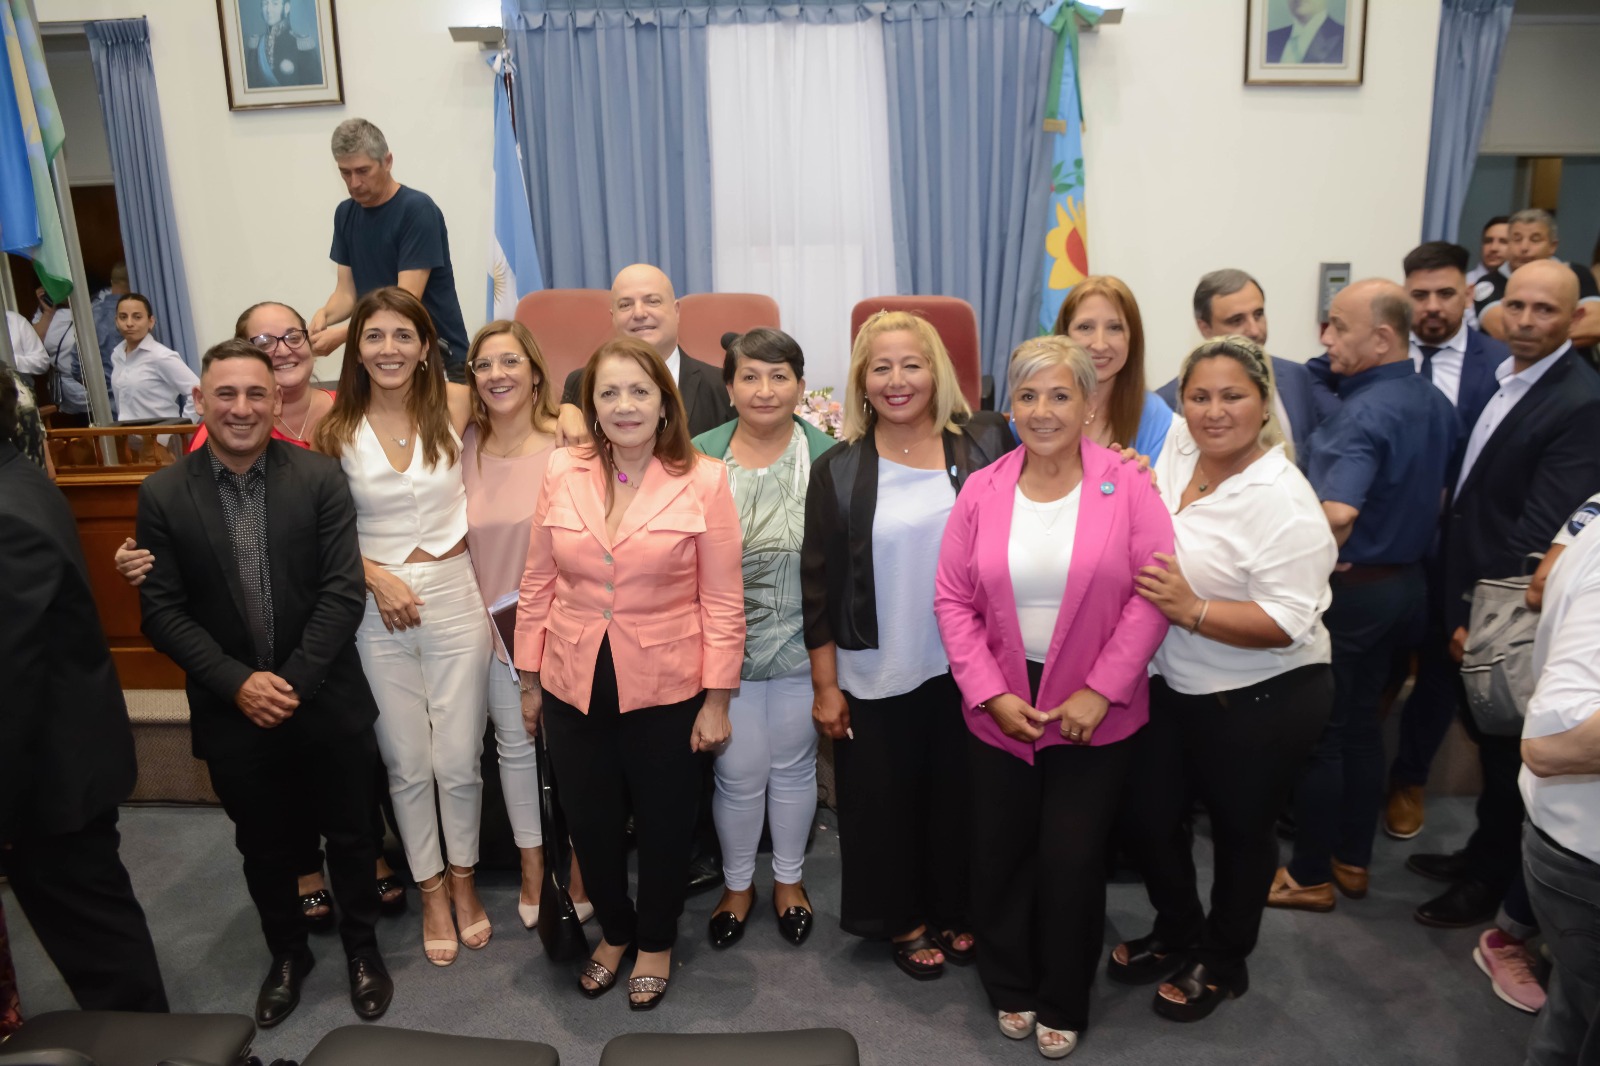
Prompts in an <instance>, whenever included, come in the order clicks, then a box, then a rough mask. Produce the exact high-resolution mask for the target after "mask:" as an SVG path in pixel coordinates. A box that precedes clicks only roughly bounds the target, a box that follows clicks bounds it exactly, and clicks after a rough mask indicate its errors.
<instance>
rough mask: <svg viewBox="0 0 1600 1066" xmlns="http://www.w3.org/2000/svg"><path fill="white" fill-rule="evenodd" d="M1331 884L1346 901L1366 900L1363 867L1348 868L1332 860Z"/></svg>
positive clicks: (1364, 868) (1364, 870)
mask: <svg viewBox="0 0 1600 1066" xmlns="http://www.w3.org/2000/svg"><path fill="white" fill-rule="evenodd" d="M1333 883H1334V884H1336V885H1338V886H1339V891H1340V892H1342V893H1344V895H1345V897H1346V898H1347V899H1366V898H1367V870H1366V867H1364V866H1348V865H1346V864H1345V863H1342V862H1340V861H1339V860H1338V859H1335V860H1333Z"/></svg>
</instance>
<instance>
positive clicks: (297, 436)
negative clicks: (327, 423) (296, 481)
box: [278, 404, 405, 448]
mask: <svg viewBox="0 0 1600 1066" xmlns="http://www.w3.org/2000/svg"><path fill="white" fill-rule="evenodd" d="M278 421H279V422H282V423H283V428H284V429H286V430H288V432H289V435H290V436H291V437H293V438H294V439H295V440H305V439H306V427H307V426H309V425H310V424H311V407H310V405H309V404H308V405H307V406H306V417H305V420H304V421H303V422H301V423H300V432H299V433H296V432H295V431H294V430H293V429H291V428H290V426H289V420H288V419H286V418H284V417H283V416H282V415H279V416H278ZM401 447H402V448H404V447H405V445H403V444H402V445H401Z"/></svg>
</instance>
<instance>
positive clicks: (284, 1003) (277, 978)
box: [256, 951, 316, 1029]
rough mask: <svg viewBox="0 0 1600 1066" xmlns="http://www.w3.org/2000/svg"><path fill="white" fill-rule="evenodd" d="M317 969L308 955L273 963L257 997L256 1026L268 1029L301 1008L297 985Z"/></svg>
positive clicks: (288, 956)
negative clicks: (313, 968)
mask: <svg viewBox="0 0 1600 1066" xmlns="http://www.w3.org/2000/svg"><path fill="white" fill-rule="evenodd" d="M315 965H316V960H315V959H313V958H312V957H311V952H309V951H298V952H288V953H286V954H283V955H279V956H277V957H276V958H274V959H273V960H272V969H271V970H268V971H267V979H266V980H265V981H262V982H261V991H260V992H257V993H256V1024H257V1025H259V1026H260V1027H261V1028H263V1029H271V1028H272V1027H273V1026H274V1025H277V1024H278V1023H279V1022H281V1021H283V1020H284V1019H285V1018H287V1017H288V1016H289V1015H290V1014H291V1013H293V1012H294V1009H295V1008H296V1007H298V1006H299V1005H300V985H301V983H302V982H303V981H305V979H306V974H308V973H310V972H311V968H312V967H313V966H315Z"/></svg>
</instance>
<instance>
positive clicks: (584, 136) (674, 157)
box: [506, 5, 712, 292]
mask: <svg viewBox="0 0 1600 1066" xmlns="http://www.w3.org/2000/svg"><path fill="white" fill-rule="evenodd" d="M506 37H507V40H508V42H509V43H510V46H511V51H512V55H513V57H514V60H515V62H516V65H517V72H518V73H517V79H516V85H515V94H516V98H515V115H516V118H515V126H516V131H517V141H518V143H520V144H521V145H522V158H523V164H522V165H523V168H524V171H525V173H526V176H527V181H528V197H529V200H530V201H531V206H532V209H533V228H534V236H535V243H536V244H537V245H538V248H539V261H540V265H541V267H542V268H543V272H544V276H545V279H546V283H547V284H548V285H549V286H550V287H552V288H602V289H604V288H610V286H611V278H612V276H613V275H614V274H615V273H616V272H617V271H618V270H620V269H621V268H622V267H624V266H626V265H628V264H629V263H634V262H646V263H654V264H656V265H657V266H659V267H661V269H663V270H665V271H666V272H667V276H668V277H670V278H672V280H673V283H674V285H675V286H676V287H677V289H678V291H679V292H705V291H707V290H709V289H710V288H711V249H712V241H711V150H710V134H709V129H708V125H707V109H706V103H705V101H706V36H705V22H704V20H703V19H701V20H698V23H697V20H695V19H694V18H691V17H689V16H688V15H687V13H686V12H685V11H684V10H683V8H682V7H681V6H680V7H678V8H676V9H667V8H664V9H662V10H661V11H660V13H659V17H658V16H657V13H656V12H655V10H654V9H652V8H650V7H648V5H646V7H645V9H644V10H643V11H642V12H639V13H633V12H629V11H624V10H621V9H620V8H618V9H612V8H607V9H604V10H596V9H594V8H593V7H590V8H587V9H583V10H577V9H574V8H573V7H571V6H570V5H569V6H568V7H567V9H566V10H556V9H551V10H548V11H542V12H541V11H533V12H526V13H521V14H512V15H510V16H509V17H508V18H507V21H506Z"/></svg>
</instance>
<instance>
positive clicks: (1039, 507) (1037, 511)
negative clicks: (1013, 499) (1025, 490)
mask: <svg viewBox="0 0 1600 1066" xmlns="http://www.w3.org/2000/svg"><path fill="white" fill-rule="evenodd" d="M1022 498H1023V499H1025V500H1027V499H1028V497H1027V496H1026V495H1024V496H1023V497H1022ZM1065 499H1066V497H1062V499H1060V500H1056V501H1055V504H1054V507H1055V511H1054V513H1053V514H1051V516H1050V521H1048V522H1046V521H1045V520H1044V507H1045V505H1043V504H1041V503H1039V501H1037V500H1028V503H1029V504H1031V505H1032V506H1030V507H1029V508H1028V510H1029V511H1031V512H1033V517H1034V521H1036V522H1038V523H1039V526H1040V528H1042V529H1043V530H1044V535H1045V536H1047V537H1053V536H1055V528H1056V523H1057V522H1059V521H1060V520H1061V512H1062V510H1063V509H1064V508H1063V507H1062V506H1061V505H1062V503H1063V501H1064V500H1065Z"/></svg>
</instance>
